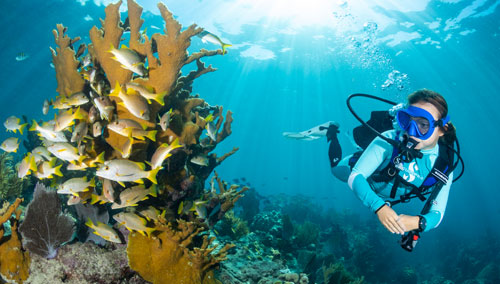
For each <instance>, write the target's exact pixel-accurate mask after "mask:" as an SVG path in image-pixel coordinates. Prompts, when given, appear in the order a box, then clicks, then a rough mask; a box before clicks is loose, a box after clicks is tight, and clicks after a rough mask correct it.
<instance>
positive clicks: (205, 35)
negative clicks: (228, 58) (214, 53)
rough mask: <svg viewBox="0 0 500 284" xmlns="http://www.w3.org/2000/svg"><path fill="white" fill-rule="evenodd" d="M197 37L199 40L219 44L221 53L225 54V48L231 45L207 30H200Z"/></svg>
mask: <svg viewBox="0 0 500 284" xmlns="http://www.w3.org/2000/svg"><path fill="white" fill-rule="evenodd" d="M198 37H199V38H201V41H202V42H203V43H206V42H210V43H213V44H220V46H221V47H222V54H226V48H227V47H229V46H232V45H231V44H228V43H224V42H222V40H221V39H220V38H219V37H218V36H216V35H214V34H213V33H211V32H208V31H202V32H201V33H200V34H198Z"/></svg>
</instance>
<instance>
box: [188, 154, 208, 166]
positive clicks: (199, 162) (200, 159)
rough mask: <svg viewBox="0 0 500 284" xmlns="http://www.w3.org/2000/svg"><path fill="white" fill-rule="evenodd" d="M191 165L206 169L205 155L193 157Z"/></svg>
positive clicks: (206, 160)
mask: <svg viewBox="0 0 500 284" xmlns="http://www.w3.org/2000/svg"><path fill="white" fill-rule="evenodd" d="M190 161H191V163H193V164H196V165H198V166H203V167H207V166H208V157H207V156H206V155H201V154H200V155H197V156H195V157H193V158H192V159H191V160H190Z"/></svg>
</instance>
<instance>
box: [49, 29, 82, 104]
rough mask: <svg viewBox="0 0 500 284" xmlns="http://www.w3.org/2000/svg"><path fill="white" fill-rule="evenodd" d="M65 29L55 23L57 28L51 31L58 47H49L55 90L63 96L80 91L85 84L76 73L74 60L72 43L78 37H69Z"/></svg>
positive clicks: (78, 38)
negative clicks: (55, 79)
mask: <svg viewBox="0 0 500 284" xmlns="http://www.w3.org/2000/svg"><path fill="white" fill-rule="evenodd" d="M66 29H67V28H65V27H64V26H63V25H61V24H58V25H57V30H53V31H52V33H53V34H54V38H55V41H56V43H57V45H58V46H59V47H57V48H56V50H54V49H52V48H50V51H51V52H52V61H53V63H54V68H55V69H56V78H57V92H58V93H59V94H60V95H61V96H63V97H67V96H69V95H71V94H73V93H77V92H81V91H82V90H83V86H84V85H85V80H83V78H82V76H81V75H80V73H78V70H77V67H78V64H79V61H78V60H76V58H75V50H73V43H75V42H76V41H78V40H80V37H76V38H74V39H71V38H69V37H68V36H67V35H65V33H66Z"/></svg>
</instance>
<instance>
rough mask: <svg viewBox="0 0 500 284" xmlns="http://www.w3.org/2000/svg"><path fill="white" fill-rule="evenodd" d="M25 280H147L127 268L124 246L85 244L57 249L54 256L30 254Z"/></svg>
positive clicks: (138, 283)
mask: <svg viewBox="0 0 500 284" xmlns="http://www.w3.org/2000/svg"><path fill="white" fill-rule="evenodd" d="M25 283H33V284H37V283H52V284H59V283H70V284H72V283H74V284H76V283H99V284H115V283H123V284H125V283H135V284H143V283H147V282H146V281H145V280H143V279H141V278H140V277H139V275H137V274H136V273H135V272H134V271H132V270H131V269H130V267H128V261H127V252H126V248H125V246H123V245H122V246H118V247H117V248H114V249H106V248H102V247H98V246H97V245H95V244H93V243H91V242H87V243H74V244H71V245H67V246H63V247H61V248H60V250H59V253H58V255H57V257H55V258H53V259H45V258H43V257H40V256H38V255H33V257H32V264H31V268H30V276H29V278H28V279H27V280H26V282H25Z"/></svg>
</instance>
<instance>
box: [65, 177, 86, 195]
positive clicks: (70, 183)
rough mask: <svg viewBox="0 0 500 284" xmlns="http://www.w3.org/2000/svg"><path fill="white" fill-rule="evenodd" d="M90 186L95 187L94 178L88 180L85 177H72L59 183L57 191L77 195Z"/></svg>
mask: <svg viewBox="0 0 500 284" xmlns="http://www.w3.org/2000/svg"><path fill="white" fill-rule="evenodd" d="M91 187H95V180H94V178H92V179H91V180H89V181H87V177H81V178H72V179H69V180H67V181H65V182H64V183H62V184H60V185H59V188H58V189H57V193H59V194H72V195H78V193H80V192H85V191H89V190H90V188H91Z"/></svg>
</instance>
